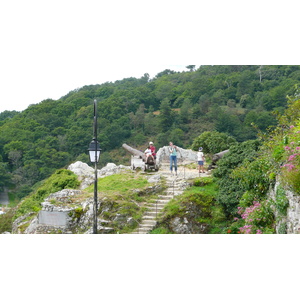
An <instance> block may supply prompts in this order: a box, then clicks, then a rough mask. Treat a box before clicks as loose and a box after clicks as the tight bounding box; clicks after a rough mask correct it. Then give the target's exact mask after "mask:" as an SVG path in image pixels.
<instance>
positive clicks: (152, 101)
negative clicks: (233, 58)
mask: <svg viewBox="0 0 300 300" xmlns="http://www.w3.org/2000/svg"><path fill="white" fill-rule="evenodd" d="M188 69H189V71H186V72H181V73H176V72H174V71H172V70H165V71H162V72H160V73H159V74H157V75H156V77H155V78H153V79H150V78H149V75H148V74H145V75H144V76H143V77H141V78H126V79H123V80H118V81H116V82H114V83H111V82H107V83H104V84H101V85H92V86H85V87H82V88H80V89H77V90H74V91H71V92H70V93H68V94H67V95H65V96H64V97H62V98H61V99H59V100H56V101H54V100H51V99H47V100H44V101H42V102H41V103H39V104H36V105H31V106H29V107H28V108H27V109H26V110H24V111H22V112H7V111H6V112H3V113H1V114H0V188H1V187H3V186H10V187H11V188H15V194H16V195H17V197H18V198H19V199H20V198H22V197H24V196H25V195H28V194H29V193H30V192H31V191H32V189H33V186H34V184H35V183H37V182H39V181H41V180H43V179H45V178H47V177H49V176H50V175H51V174H53V173H54V172H55V170H57V169H59V168H61V167H64V166H66V165H68V164H69V163H70V162H73V161H75V160H81V161H84V162H88V158H87V155H86V149H87V147H88V144H89V143H90V141H91V139H92V122H93V117H92V116H93V99H97V102H98V114H99V116H98V120H99V122H98V127H99V141H100V144H101V148H102V149H103V155H102V158H101V164H102V165H104V164H106V163H107V162H109V161H113V162H115V163H117V164H118V163H122V162H123V161H122V159H123V156H124V154H125V153H124V150H122V149H121V150H120V149H119V148H120V146H121V145H122V143H124V142H126V143H128V144H131V145H133V146H139V147H140V146H142V145H143V144H145V143H146V142H147V141H149V140H150V139H151V140H153V141H154V142H155V144H156V146H157V147H160V146H163V145H166V144H167V143H168V141H169V140H173V142H174V143H175V144H177V145H179V146H182V147H188V146H190V145H191V144H192V143H193V141H194V139H195V138H196V137H198V136H199V135H200V134H201V133H203V132H204V131H213V130H216V131H218V132H221V133H226V134H229V135H231V136H233V137H234V138H235V139H236V140H237V141H239V142H243V141H247V140H249V139H255V138H256V136H257V131H256V129H255V127H253V126H252V125H253V124H255V126H256V128H258V129H260V130H262V131H265V130H266V128H267V127H268V126H270V125H276V124H277V121H276V118H275V116H274V115H273V112H282V111H283V110H284V108H285V107H286V95H293V94H294V92H295V88H294V86H295V84H296V83H298V82H299V79H300V68H299V66H201V67H200V68H199V69H197V70H194V69H193V68H188ZM116 149H117V151H116Z"/></svg>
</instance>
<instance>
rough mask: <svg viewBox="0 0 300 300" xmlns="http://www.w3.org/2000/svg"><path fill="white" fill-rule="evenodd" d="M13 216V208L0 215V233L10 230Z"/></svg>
mask: <svg viewBox="0 0 300 300" xmlns="http://www.w3.org/2000/svg"><path fill="white" fill-rule="evenodd" d="M13 217H14V210H13V209H9V210H8V211H7V212H6V213H5V214H2V215H0V234H1V233H3V232H5V231H7V232H11V231H12V223H13Z"/></svg>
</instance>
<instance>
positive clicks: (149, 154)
mask: <svg viewBox="0 0 300 300" xmlns="http://www.w3.org/2000/svg"><path fill="white" fill-rule="evenodd" d="M144 153H145V154H146V163H147V164H153V162H154V157H153V155H152V151H151V149H150V146H148V148H147V149H146V150H145V152H144Z"/></svg>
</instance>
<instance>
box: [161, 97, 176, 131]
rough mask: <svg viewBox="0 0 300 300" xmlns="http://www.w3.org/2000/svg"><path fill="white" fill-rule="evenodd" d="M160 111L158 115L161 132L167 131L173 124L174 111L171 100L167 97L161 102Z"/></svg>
mask: <svg viewBox="0 0 300 300" xmlns="http://www.w3.org/2000/svg"><path fill="white" fill-rule="evenodd" d="M159 111H160V113H159V115H158V123H159V130H160V131H161V132H166V131H168V130H170V128H171V126H172V124H173V113H172V109H171V105H170V101H169V100H168V99H167V98H165V99H164V100H163V101H162V102H161V105H160V108H159Z"/></svg>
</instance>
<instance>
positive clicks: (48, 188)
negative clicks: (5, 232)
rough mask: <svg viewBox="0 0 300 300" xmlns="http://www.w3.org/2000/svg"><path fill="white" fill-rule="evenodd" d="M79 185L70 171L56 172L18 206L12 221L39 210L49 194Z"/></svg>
mask: <svg viewBox="0 0 300 300" xmlns="http://www.w3.org/2000/svg"><path fill="white" fill-rule="evenodd" d="M79 184H80V182H79V181H78V179H77V176H76V175H75V174H74V173H73V172H71V171H70V170H65V169H61V170H58V171H56V172H55V173H54V174H53V175H51V176H50V177H49V178H48V179H46V180H45V181H44V182H43V183H42V184H41V186H40V187H39V188H38V189H37V190H36V192H34V193H32V194H31V195H29V196H28V197H27V198H25V199H24V200H23V201H22V202H21V203H20V204H19V205H18V207H17V211H16V214H15V216H14V219H16V218H18V217H19V216H21V215H24V214H26V213H28V212H38V211H39V210H40V209H41V203H42V202H43V201H44V199H45V198H46V197H48V196H49V195H50V194H51V193H55V192H58V191H61V190H63V189H75V188H77V187H78V186H79Z"/></svg>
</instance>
